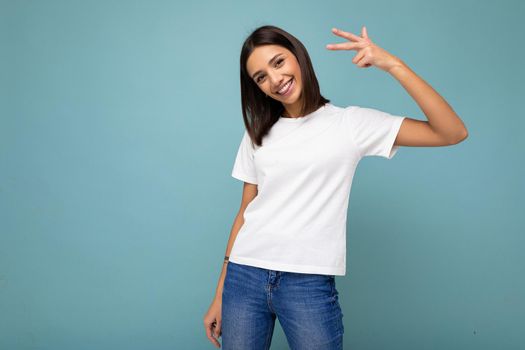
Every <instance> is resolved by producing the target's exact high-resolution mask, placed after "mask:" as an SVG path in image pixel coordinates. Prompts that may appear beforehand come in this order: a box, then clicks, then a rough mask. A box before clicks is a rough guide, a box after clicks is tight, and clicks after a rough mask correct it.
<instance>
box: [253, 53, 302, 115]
mask: <svg viewBox="0 0 525 350" xmlns="http://www.w3.org/2000/svg"><path fill="white" fill-rule="evenodd" d="M246 69H247V71H248V74H249V75H250V77H251V78H252V79H253V81H254V82H255V84H256V85H257V86H259V88H260V89H261V90H262V91H263V92H264V93H265V94H266V95H268V98H273V99H275V100H277V101H280V102H282V104H283V105H284V106H285V107H287V109H289V107H291V106H294V108H291V109H296V108H295V107H297V106H300V99H301V97H302V80H301V69H300V67H299V63H298V62H297V59H296V58H295V56H294V54H293V53H292V52H291V51H289V50H288V49H286V48H284V47H282V46H279V45H263V46H258V47H256V48H255V49H254V50H253V52H252V53H251V55H250V56H249V57H248V60H247V61H246ZM288 82H291V84H288V85H287V83H288ZM283 87H284V90H280V89H281V88H283Z"/></svg>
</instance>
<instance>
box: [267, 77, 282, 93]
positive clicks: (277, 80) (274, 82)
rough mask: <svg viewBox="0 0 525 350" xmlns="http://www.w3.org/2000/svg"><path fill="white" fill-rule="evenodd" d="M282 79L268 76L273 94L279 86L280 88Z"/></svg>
mask: <svg viewBox="0 0 525 350" xmlns="http://www.w3.org/2000/svg"><path fill="white" fill-rule="evenodd" d="M283 79H284V78H283V77H282V76H281V75H277V74H275V75H270V81H271V82H272V91H273V92H275V91H276V90H277V89H278V88H279V86H281V83H282V82H283Z"/></svg>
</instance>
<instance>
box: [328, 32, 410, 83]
mask: <svg viewBox="0 0 525 350" xmlns="http://www.w3.org/2000/svg"><path fill="white" fill-rule="evenodd" d="M332 32H333V33H334V34H335V35H338V36H340V37H342V38H345V39H348V40H349V41H348V42H344V43H339V44H328V45H326V48H327V49H329V50H356V51H357V54H356V55H355V56H354V58H353V59H352V62H353V63H355V64H357V65H358V66H359V67H361V68H368V67H370V66H376V67H377V68H379V69H382V70H384V71H385V72H389V73H390V70H391V69H392V68H394V67H396V66H399V65H401V64H402V62H401V60H400V59H399V58H397V57H396V56H394V55H392V54H390V53H389V52H387V51H386V50H384V49H382V48H380V47H379V46H377V45H376V44H374V43H373V42H372V40H370V38H369V37H368V33H367V31H366V27H365V26H363V28H362V30H361V36H357V35H355V34H352V33H349V32H344V31H342V30H339V29H337V28H332Z"/></svg>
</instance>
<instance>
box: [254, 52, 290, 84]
mask: <svg viewBox="0 0 525 350" xmlns="http://www.w3.org/2000/svg"><path fill="white" fill-rule="evenodd" d="M283 61H284V58H280V59H278V60H277V61H275V65H276V66H278V65H280V64H281V62H283ZM262 77H264V76H263V75H259V76H258V77H257V79H255V82H256V83H257V84H259V82H260V81H261V78H262Z"/></svg>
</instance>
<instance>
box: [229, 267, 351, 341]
mask: <svg viewBox="0 0 525 350" xmlns="http://www.w3.org/2000/svg"><path fill="white" fill-rule="evenodd" d="M338 294H339V293H338V292H337V289H336V287H335V276H334V275H319V274H306V273H295V272H282V271H275V270H268V269H263V268H259V267H254V266H248V265H242V264H236V263H234V262H231V261H230V262H228V266H227V270H226V278H225V280H224V285H223V293H222V323H221V333H222V335H221V338H222V347H223V349H224V350H258V349H269V348H270V344H271V341H272V335H273V330H274V326H275V319H276V318H278V319H279V323H280V324H281V327H282V328H283V331H284V333H285V335H286V339H287V341H288V345H289V347H290V349H292V350H309V349H312V350H313V349H316V350H320V349H323V350H332V349H342V348H343V333H344V327H343V313H342V311H341V307H340V305H339V301H338Z"/></svg>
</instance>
